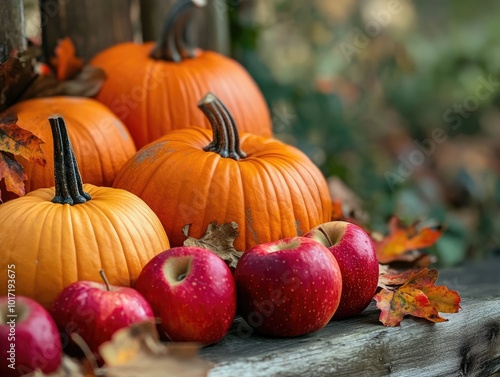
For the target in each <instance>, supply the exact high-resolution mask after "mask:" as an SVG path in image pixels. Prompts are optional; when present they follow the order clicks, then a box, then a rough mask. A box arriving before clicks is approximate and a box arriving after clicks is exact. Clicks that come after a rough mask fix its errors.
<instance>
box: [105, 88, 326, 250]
mask: <svg viewBox="0 0 500 377" xmlns="http://www.w3.org/2000/svg"><path fill="white" fill-rule="evenodd" d="M199 107H200V108H201V109H202V110H203V112H204V113H205V114H206V116H207V118H208V119H209V120H210V122H211V125H212V127H213V138H212V133H211V132H210V131H209V130H206V129H203V128H188V129H183V130H176V131H172V132H170V133H168V134H167V135H165V136H164V137H162V138H160V139H158V140H157V141H156V142H153V143H151V144H149V145H147V146H146V147H144V148H143V149H141V150H139V151H138V152H137V154H136V155H135V156H134V157H133V158H132V159H131V160H129V161H128V162H127V163H126V164H125V165H124V167H123V169H122V170H121V171H120V172H119V173H118V175H117V177H116V180H115V182H114V184H113V186H114V187H119V188H124V189H126V190H129V191H131V192H132V193H134V194H136V195H138V196H139V197H141V198H142V199H143V200H144V201H145V202H146V203H148V205H149V206H150V207H151V208H152V209H153V211H155V213H156V214H157V215H158V217H159V218H160V220H161V221H162V224H163V226H164V227H165V230H166V232H167V234H168V237H169V239H170V242H171V243H172V245H174V246H179V245H181V244H182V243H183V241H184V239H185V236H184V235H183V234H182V228H183V227H184V226H185V225H187V224H192V226H191V228H190V233H191V235H192V236H193V237H200V236H202V235H203V233H204V232H205V230H206V228H207V226H208V224H210V223H211V222H213V221H217V222H219V223H228V222H231V221H235V222H237V223H238V225H239V229H238V230H239V233H240V234H239V236H238V237H237V239H236V242H235V246H236V248H237V249H239V250H246V249H247V248H249V247H251V246H254V245H256V244H259V243H262V242H268V241H274V240H278V239H281V238H285V237H293V236H296V235H301V234H302V233H305V232H307V231H308V230H309V229H311V228H312V227H314V226H316V225H318V224H321V223H323V222H326V221H328V220H329V218H330V213H331V201H330V196H329V193H328V187H327V184H326V182H325V179H324V177H323V175H322V174H321V172H320V171H319V170H318V168H317V167H316V166H315V165H314V164H313V163H312V162H311V161H310V160H309V158H308V157H307V156H306V155H304V154H303V153H302V152H300V151H299V150H297V149H296V148H294V147H291V146H289V145H286V144H284V143H282V142H280V141H278V140H275V139H272V138H265V137H262V136H257V135H253V134H250V133H243V134H241V138H240V136H239V135H238V130H237V129H236V123H235V121H234V119H233V118H232V117H231V115H230V113H229V112H228V111H227V108H226V107H225V106H224V105H223V104H222V103H221V102H220V101H219V100H218V99H217V98H216V97H215V96H214V95H212V94H210V93H209V94H208V95H207V96H206V97H205V98H204V99H203V100H202V101H201V102H200V104H199ZM240 142H241V148H240Z"/></svg>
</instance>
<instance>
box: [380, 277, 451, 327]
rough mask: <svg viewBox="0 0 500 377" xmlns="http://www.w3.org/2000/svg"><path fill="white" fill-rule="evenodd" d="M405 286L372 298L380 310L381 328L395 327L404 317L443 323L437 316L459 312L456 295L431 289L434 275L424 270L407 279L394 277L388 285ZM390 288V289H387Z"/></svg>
mask: <svg viewBox="0 0 500 377" xmlns="http://www.w3.org/2000/svg"><path fill="white" fill-rule="evenodd" d="M406 277H407V278H408V279H407V280H406V282H405V283H404V284H402V285H400V286H399V287H397V288H396V287H394V289H387V288H384V289H382V290H381V291H380V292H379V293H377V294H376V295H375V297H374V298H375V301H377V307H378V308H379V309H380V310H381V313H380V318H379V320H380V322H382V323H383V324H384V326H399V325H400V324H401V321H402V320H403V318H404V316H405V315H412V316H414V317H420V318H424V319H427V320H428V321H431V322H444V321H447V319H446V318H443V317H441V316H440V315H439V312H442V313H457V312H458V310H459V309H460V300H461V299H460V295H459V294H458V292H456V291H452V290H450V289H448V288H447V287H446V286H435V285H434V284H435V283H436V280H437V277H438V272H437V270H436V269H430V270H429V269H427V268H424V269H422V270H420V271H418V272H412V273H411V274H409V276H407V275H404V276H403V274H400V275H399V276H395V277H394V279H393V281H392V283H398V284H397V285H399V283H401V282H402V281H403V280H404V278H406ZM389 288H390V287H389Z"/></svg>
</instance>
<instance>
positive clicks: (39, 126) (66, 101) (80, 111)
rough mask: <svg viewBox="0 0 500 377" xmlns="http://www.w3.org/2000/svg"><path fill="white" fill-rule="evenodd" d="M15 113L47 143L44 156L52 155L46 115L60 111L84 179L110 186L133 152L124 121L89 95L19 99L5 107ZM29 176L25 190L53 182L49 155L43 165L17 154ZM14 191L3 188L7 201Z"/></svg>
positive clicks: (20, 122) (21, 125) (46, 185)
mask: <svg viewBox="0 0 500 377" xmlns="http://www.w3.org/2000/svg"><path fill="white" fill-rule="evenodd" d="M6 113H11V114H15V115H16V116H17V117H18V121H17V124H18V125H19V127H22V128H24V129H26V130H29V131H31V132H33V133H34V134H35V135H36V136H38V137H39V138H40V139H42V140H43V141H45V142H46V143H45V144H43V145H42V150H43V152H44V154H45V156H52V155H53V153H54V152H53V147H52V143H47V141H48V140H51V138H52V136H51V131H50V127H49V126H48V125H47V118H48V117H49V116H51V115H53V114H59V115H61V116H62V117H64V118H65V119H66V120H67V121H68V132H69V134H70V135H71V138H72V140H73V145H74V151H75V156H76V159H77V160H78V161H79V163H80V170H81V174H82V177H83V180H84V181H85V182H88V183H91V184H93V185H97V186H111V185H112V183H113V180H114V179H115V176H116V173H117V172H118V170H119V169H120V168H121V167H122V166H123V164H124V163H125V162H126V161H127V160H128V159H129V158H130V157H132V156H133V155H134V153H135V152H136V149H135V146H134V142H133V140H132V138H131V137H130V134H129V133H128V131H127V129H126V128H125V126H124V125H123V123H122V122H121V121H120V120H119V119H118V118H117V117H116V116H115V115H114V114H113V113H112V112H111V111H110V110H109V109H108V108H106V106H104V105H103V104H101V103H99V102H97V101H95V100H92V99H88V98H78V97H48V98H38V99H31V100H27V101H23V102H19V103H17V104H15V105H14V106H12V107H10V108H9V109H7V110H6ZM17 160H18V161H19V163H20V164H21V165H22V166H23V168H24V170H25V172H26V175H27V176H28V180H27V181H26V184H25V188H26V192H30V191H33V190H36V189H39V188H45V187H51V186H53V185H54V164H53V163H52V161H50V159H48V161H47V164H46V166H45V167H42V166H40V165H38V164H34V163H32V162H29V161H27V160H25V159H23V158H17ZM15 197H17V195H15V194H12V193H9V192H7V191H6V190H2V199H3V200H4V201H7V200H8V199H13V198H15Z"/></svg>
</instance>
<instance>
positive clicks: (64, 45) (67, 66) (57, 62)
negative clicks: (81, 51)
mask: <svg viewBox="0 0 500 377" xmlns="http://www.w3.org/2000/svg"><path fill="white" fill-rule="evenodd" d="M55 55H56V56H55V57H54V58H52V60H51V63H52V65H53V66H54V67H55V68H56V76H57V79H58V80H60V81H64V80H68V79H70V78H72V77H73V76H75V75H76V74H77V73H78V72H79V71H80V70H81V69H82V67H83V60H82V59H80V58H77V57H76V49H75V45H74V44H73V42H72V41H71V39H70V38H69V37H66V38H64V39H61V40H60V41H59V43H58V44H57V46H56V49H55Z"/></svg>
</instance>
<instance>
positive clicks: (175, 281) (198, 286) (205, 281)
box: [135, 246, 236, 344]
mask: <svg viewBox="0 0 500 377" xmlns="http://www.w3.org/2000/svg"><path fill="white" fill-rule="evenodd" d="M135 288H136V289H137V290H138V291H139V292H141V293H142V294H143V295H144V297H146V299H147V300H148V301H149V302H150V303H151V306H152V308H153V311H154V313H155V315H156V316H157V317H160V319H161V324H160V329H161V331H162V332H163V333H164V334H165V335H166V336H167V337H168V338H169V339H171V340H174V341H196V342H200V343H204V344H210V343H216V342H218V341H219V340H221V339H222V338H223V337H224V335H225V334H226V333H227V331H228V330H229V327H230V326H231V324H232V322H233V319H234V315H235V312H236V288H235V284H234V279H233V276H232V274H231V271H230V270H229V267H228V266H227V265H226V263H225V262H224V261H223V260H222V259H221V258H219V257H218V256H217V255H215V254H214V253H213V252H211V251H209V250H207V249H202V248H200V247H193V246H183V247H176V248H172V249H170V250H167V251H164V252H163V253H160V254H158V255H156V256H155V257H154V258H153V259H151V260H150V261H149V263H148V264H147V265H146V266H144V268H143V270H142V272H141V274H140V275H139V278H138V279H137V283H136V285H135Z"/></svg>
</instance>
